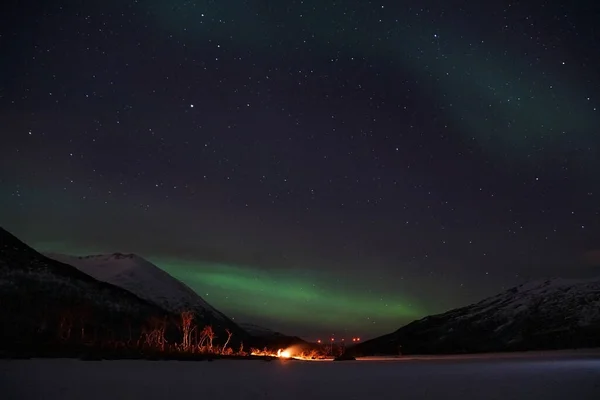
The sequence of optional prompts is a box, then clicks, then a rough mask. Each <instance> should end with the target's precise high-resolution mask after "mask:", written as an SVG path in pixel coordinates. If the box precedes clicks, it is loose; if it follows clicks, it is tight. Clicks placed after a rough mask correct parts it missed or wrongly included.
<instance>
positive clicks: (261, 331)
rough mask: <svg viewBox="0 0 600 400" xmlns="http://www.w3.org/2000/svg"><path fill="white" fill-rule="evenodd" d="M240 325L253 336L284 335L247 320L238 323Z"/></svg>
mask: <svg viewBox="0 0 600 400" xmlns="http://www.w3.org/2000/svg"><path fill="white" fill-rule="evenodd" d="M240 327H241V328H242V329H244V330H245V331H246V332H248V333H249V334H250V335H252V336H254V337H269V336H285V335H284V334H282V333H279V332H275V331H274V330H271V329H269V328H265V327H263V326H258V325H254V324H251V323H248V322H242V323H240Z"/></svg>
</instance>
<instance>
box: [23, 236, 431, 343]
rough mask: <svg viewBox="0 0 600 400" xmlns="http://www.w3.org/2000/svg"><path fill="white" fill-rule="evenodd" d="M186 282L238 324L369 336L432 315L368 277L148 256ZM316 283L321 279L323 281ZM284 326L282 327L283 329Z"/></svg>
mask: <svg viewBox="0 0 600 400" xmlns="http://www.w3.org/2000/svg"><path fill="white" fill-rule="evenodd" d="M33 246H34V248H36V249H38V250H39V251H42V252H57V253H65V254H72V255H79V256H82V255H90V254H100V253H107V252H111V251H113V250H108V249H101V248H94V247H90V246H83V247H81V246H72V245H71V244H70V243H66V242H36V243H33ZM146 258H147V259H148V260H149V261H151V262H152V263H153V264H155V265H157V266H158V267H160V268H161V269H163V270H164V271H166V272H167V273H169V274H170V275H172V276H173V277H175V278H177V279H179V280H180V281H182V282H184V283H185V284H186V285H188V286H189V287H190V288H192V289H193V290H194V291H195V292H196V293H198V294H199V295H200V296H202V297H203V298H204V299H205V300H206V301H207V302H209V303H210V304H211V305H213V306H214V307H216V308H217V309H218V310H220V311H222V312H223V313H225V314H226V315H227V316H229V317H232V318H233V319H234V320H235V321H237V322H253V323H254V322H256V321H258V322H259V324H260V323H263V324H267V325H270V326H268V327H270V328H277V329H283V330H285V329H288V330H290V329H291V330H293V331H291V332H287V333H290V334H299V335H304V336H307V335H314V334H315V333H316V332H321V333H323V334H326V333H327V332H338V333H340V334H343V333H344V332H348V333H350V334H360V335H363V336H364V335H367V334H368V333H370V332H380V333H385V332H387V331H390V330H394V329H397V328H398V327H399V326H401V325H403V324H405V323H407V322H410V321H412V320H414V319H417V318H421V317H423V316H425V315H427V312H426V310H425V309H424V308H423V307H422V306H420V305H419V304H418V302H417V301H415V300H414V299H411V298H408V296H402V295H393V296H390V295H389V293H386V294H385V295H382V294H381V293H375V292H370V291H369V290H368V289H366V288H367V287H369V286H370V285H369V284H368V283H367V282H368V281H367V279H368V278H366V277H365V280H362V282H363V283H362V284H358V285H357V284H356V283H352V282H356V281H360V280H358V279H357V278H356V276H353V277H352V282H350V279H342V278H340V277H339V276H337V275H333V274H328V273H325V272H316V271H315V269H314V268H311V269H310V270H301V269H283V270H282V269H270V270H264V269H262V268H260V267H258V266H257V267H254V266H250V265H232V264H224V263H214V262H205V261H189V260H178V259H176V258H167V257H160V256H159V257H152V256H148V257H146ZM315 282H319V283H318V284H317V283H315ZM278 327H283V328H278Z"/></svg>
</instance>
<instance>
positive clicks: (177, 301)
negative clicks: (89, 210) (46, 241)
mask: <svg viewBox="0 0 600 400" xmlns="http://www.w3.org/2000/svg"><path fill="white" fill-rule="evenodd" d="M46 256H47V257H49V258H51V259H54V260H57V261H60V262H63V263H65V264H69V265H72V266H74V267H75V268H77V269H78V270H80V271H81V272H84V273H86V274H88V275H90V276H92V277H94V278H96V279H98V280H100V281H103V282H107V283H110V284H112V285H115V286H118V287H120V288H123V289H125V290H128V291H129V292H131V293H133V294H135V295H137V296H139V297H140V298H142V299H144V300H147V301H148V302H151V303H154V304H156V305H158V306H160V307H162V308H163V309H165V310H167V311H169V312H173V313H180V312H181V311H193V312H194V313H195V314H196V321H195V323H196V324H204V325H212V326H213V328H215V329H217V330H225V329H229V330H230V331H232V332H233V333H234V337H235V338H236V339H243V338H244V337H246V336H247V334H246V332H244V331H243V330H242V329H241V328H240V327H239V326H238V325H236V324H235V323H234V322H233V321H232V320H230V319H229V318H228V317H227V316H225V315H224V314H223V313H221V312H220V311H218V310H217V309H215V308H214V307H213V306H211V305H210V304H209V303H207V302H206V301H205V300H204V299H203V298H202V297H200V296H199V295H198V294H197V293H196V292H195V291H193V290H192V289H191V288H189V287H188V286H187V285H185V284H184V283H183V282H181V281H179V280H177V279H176V278H174V277H172V276H171V275H169V274H168V273H167V272H165V271H163V270H162V269H160V268H159V267H157V266H156V265H154V264H152V263H151V262H149V261H147V260H145V259H144V258H142V257H140V256H137V255H135V254H121V253H114V254H108V255H91V256H84V257H77V256H70V255H65V254H54V253H47V254H46ZM223 335H224V333H223ZM219 336H221V335H219ZM236 341H237V340H236Z"/></svg>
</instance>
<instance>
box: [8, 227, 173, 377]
mask: <svg viewBox="0 0 600 400" xmlns="http://www.w3.org/2000/svg"><path fill="white" fill-rule="evenodd" d="M0 304H1V305H2V311H1V312H0V315H2V318H0V354H2V351H3V350H7V349H8V350H9V351H11V352H12V351H18V349H25V350H27V351H31V352H34V347H35V350H36V351H37V350H41V347H37V346H44V345H48V346H49V347H48V348H49V349H51V350H52V349H54V350H56V349H58V348H59V347H60V346H63V347H62V348H65V347H64V346H68V345H69V344H76V340H77V339H76V335H74V336H73V340H72V341H70V342H69V343H66V342H64V341H61V342H60V343H57V342H55V341H54V340H55V339H56V338H57V334H56V331H55V330H54V329H55V327H56V322H57V321H58V320H59V316H61V315H62V316H63V317H64V318H65V320H69V318H70V317H69V316H71V317H72V316H73V315H78V316H77V318H76V319H75V320H76V321H78V322H77V323H81V322H82V321H83V323H84V324H85V325H86V326H87V327H88V328H91V327H94V329H96V334H97V336H96V339H98V340H103V339H106V338H107V337H108V334H109V333H108V331H110V335H111V337H112V340H115V338H124V337H125V335H127V336H130V335H131V334H132V331H131V329H126V327H125V326H124V325H123V324H121V323H120V322H119V321H129V322H130V323H131V326H133V329H134V331H133V332H134V334H135V330H136V329H137V327H139V326H141V325H142V324H143V322H144V321H147V320H148V318H150V317H158V318H162V317H165V316H168V315H167V313H166V312H165V310H164V309H162V308H160V307H158V306H156V305H155V304H152V303H150V302H148V301H146V300H143V299H141V298H140V297H138V296H135V295H134V294H132V293H131V292H129V291H127V290H124V289H122V288H119V287H116V286H114V285H110V284H108V283H106V282H101V281H99V280H96V279H94V278H93V277H91V276H89V275H87V274H85V273H83V272H81V271H79V270H78V269H76V268H74V267H73V266H71V265H66V264H64V263H61V262H58V261H55V260H52V259H49V258H47V257H45V256H43V255H42V254H40V253H38V252H37V251H35V250H34V249H32V248H31V247H29V246H27V245H26V244H25V243H23V242H22V241H20V240H19V239H17V238H16V237H15V236H13V235H12V234H10V233H9V232H7V231H5V230H4V229H2V228H0ZM71 321H73V320H71ZM53 346H54V347H53ZM1 375H2V374H0V376H1Z"/></svg>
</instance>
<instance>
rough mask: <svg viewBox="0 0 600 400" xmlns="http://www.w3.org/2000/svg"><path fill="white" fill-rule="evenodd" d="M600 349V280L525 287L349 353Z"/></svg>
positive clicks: (414, 325) (435, 317) (427, 320)
mask: <svg viewBox="0 0 600 400" xmlns="http://www.w3.org/2000/svg"><path fill="white" fill-rule="evenodd" d="M584 347H600V278H596V279H590V280H565V279H549V280H541V281H535V282H530V283H527V284H523V285H520V286H517V287H514V288H512V289H509V290H507V291H505V292H502V293H500V294H498V295H496V296H492V297H489V298H487V299H484V300H482V301H480V302H478V303H476V304H472V305H469V306H466V307H461V308H457V309H454V310H450V311H448V312H445V313H442V314H438V315H433V316H429V317H425V318H423V319H420V320H417V321H413V322H411V323H410V324H408V325H406V326H404V327H402V328H400V329H398V330H397V331H395V332H392V333H389V334H387V335H383V336H380V337H377V338H375V339H372V340H368V341H365V342H363V343H360V344H358V345H356V346H354V347H352V348H351V349H349V350H348V351H349V353H350V354H353V355H356V356H366V355H375V354H399V353H401V354H457V353H481V352H502V351H523V350H546V349H570V348H584Z"/></svg>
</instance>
